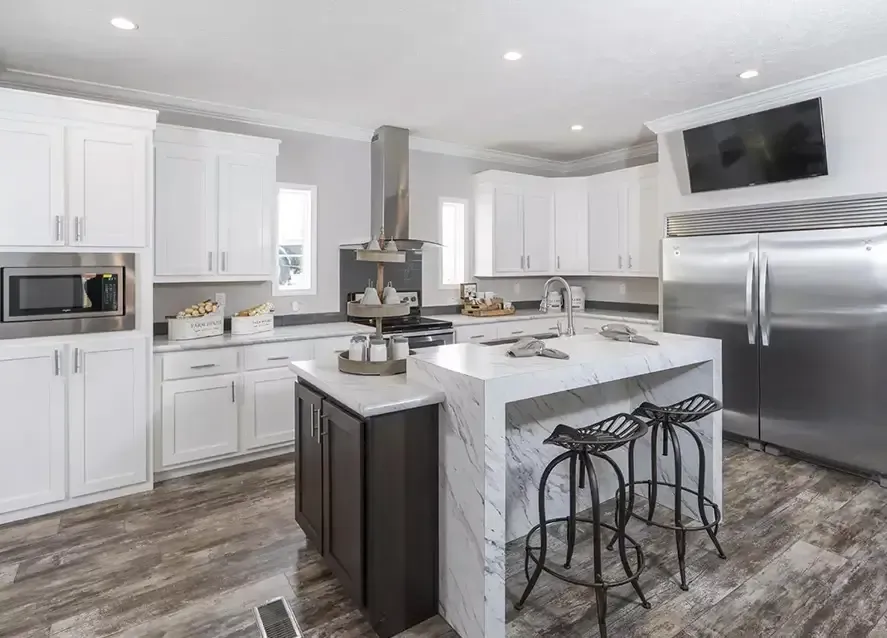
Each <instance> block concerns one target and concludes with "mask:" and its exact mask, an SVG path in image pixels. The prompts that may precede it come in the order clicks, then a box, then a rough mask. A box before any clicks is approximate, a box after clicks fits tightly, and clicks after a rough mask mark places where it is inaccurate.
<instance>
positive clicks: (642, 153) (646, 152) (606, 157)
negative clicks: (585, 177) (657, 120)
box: [562, 140, 659, 174]
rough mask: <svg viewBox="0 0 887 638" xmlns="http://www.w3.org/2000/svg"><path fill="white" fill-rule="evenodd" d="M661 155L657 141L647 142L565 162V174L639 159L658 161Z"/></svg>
mask: <svg viewBox="0 0 887 638" xmlns="http://www.w3.org/2000/svg"><path fill="white" fill-rule="evenodd" d="M658 154H659V144H658V142H657V141H656V140H653V141H651V142H645V143H643V144H638V145H636V146H629V147H627V148H617V149H615V150H612V151H606V152H605V153H598V154H597V155H591V156H589V157H583V158H581V159H577V160H573V161H571V162H564V167H563V169H562V170H563V172H565V173H568V174H574V173H578V172H584V171H590V170H595V169H599V168H605V167H607V166H611V165H613V164H624V163H626V162H630V161H633V160H638V159H652V160H653V161H656V157H657V156H658Z"/></svg>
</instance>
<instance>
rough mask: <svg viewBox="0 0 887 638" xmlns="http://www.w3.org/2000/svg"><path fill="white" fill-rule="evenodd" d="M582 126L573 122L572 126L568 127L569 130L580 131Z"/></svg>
mask: <svg viewBox="0 0 887 638" xmlns="http://www.w3.org/2000/svg"><path fill="white" fill-rule="evenodd" d="M583 128H585V127H584V126H582V125H581V124H574V125H573V126H571V127H570V130H571V131H581V130H582V129H583Z"/></svg>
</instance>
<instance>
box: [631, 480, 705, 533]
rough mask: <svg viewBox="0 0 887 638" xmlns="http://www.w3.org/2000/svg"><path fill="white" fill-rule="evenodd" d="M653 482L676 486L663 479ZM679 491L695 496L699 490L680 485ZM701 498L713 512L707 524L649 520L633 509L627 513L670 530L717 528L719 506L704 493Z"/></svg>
mask: <svg viewBox="0 0 887 638" xmlns="http://www.w3.org/2000/svg"><path fill="white" fill-rule="evenodd" d="M653 482H654V481H652V480H649V479H647V480H646V481H635V482H634V484H635V485H651V484H652V483H653ZM655 483H656V485H658V486H663V487H670V488H672V489H674V488H675V487H676V486H675V484H674V483H666V482H665V481H655ZM681 491H682V492H686V493H687V494H692V495H693V496H695V497H697V498H698V497H699V492H697V491H696V490H694V489H693V488H690V487H684V486H681ZM702 500H703V501H705V504H706V505H707V506H709V507H710V508H711V509H712V511H713V512H714V517H713V520H712V521H711V522H709V523H708V525H702V524H699V525H692V526H690V525H675V524H673V523H661V522H659V521H654V520H650V519H648V518H646V517H645V516H641V515H640V514H637V513H635V512H634V511H631V512H629V514H630V515H631V516H633V517H634V518H637V519H639V520H642V521H644V522H645V523H647V524H649V525H654V526H656V527H659V528H661V529H670V530H672V531H680V532H704V531H707V530H710V529H715V530H717V528H718V526H720V524H721V508H719V507H718V506H717V504H716V503H715V502H714V501H713V500H711V499H710V498H708V497H707V496H705V495H703V496H702Z"/></svg>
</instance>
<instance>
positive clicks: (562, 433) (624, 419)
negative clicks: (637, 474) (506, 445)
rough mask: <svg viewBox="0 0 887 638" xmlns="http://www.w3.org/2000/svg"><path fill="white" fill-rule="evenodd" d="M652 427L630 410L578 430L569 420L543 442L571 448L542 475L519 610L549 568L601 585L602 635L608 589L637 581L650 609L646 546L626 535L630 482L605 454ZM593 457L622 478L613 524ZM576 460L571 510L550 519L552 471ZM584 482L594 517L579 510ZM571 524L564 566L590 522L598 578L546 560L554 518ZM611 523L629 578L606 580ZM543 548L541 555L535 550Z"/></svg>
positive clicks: (597, 590) (588, 584)
mask: <svg viewBox="0 0 887 638" xmlns="http://www.w3.org/2000/svg"><path fill="white" fill-rule="evenodd" d="M647 429H648V426H647V424H646V423H644V422H643V421H642V420H640V419H638V418H637V417H634V416H632V415H630V414H617V415H615V416H612V417H610V418H608V419H604V420H603V421H600V422H599V423H595V424H594V425H590V426H588V427H584V428H580V429H574V428H571V427H569V426H566V425H558V426H557V427H556V428H555V429H554V431H553V432H552V433H551V435H550V436H549V437H548V438H546V439H545V441H543V443H544V444H545V445H558V446H560V447H563V448H566V449H567V450H568V451H567V452H564V453H563V454H561V455H559V456H558V457H556V458H555V459H554V460H553V461H552V462H551V463H549V464H548V466H547V467H546V468H545V471H544V472H543V473H542V480H541V481H540V483H539V525H536V527H534V528H533V529H531V530H530V532H529V533H528V534H527V539H526V549H525V555H524V574H526V576H527V587H526V589H524V593H523V595H522V596H521V598H520V601H519V602H518V603H517V604H516V605H515V606H514V607H515V609H518V610H519V609H521V608H522V607H523V606H524V603H525V602H526V601H527V597H528V596H529V595H530V592H531V591H532V590H533V587H535V585H536V581H537V580H539V576H540V574H541V573H542V571H543V570H544V571H545V572H547V573H549V574H551V575H552V576H554V577H555V578H558V579H559V580H562V581H565V582H568V583H572V584H574V585H582V586H584V587H593V588H594V590H595V598H596V601H597V617H598V627H599V628H600V632H601V636H602V637H604V638H606V636H607V621H606V618H607V589H609V588H611V587H617V586H620V585H625V584H627V583H631V585H632V587H634V590H635V591H636V592H637V595H638V598H640V599H641V604H642V605H643V606H644V608H646V609H649V608H650V603H648V602H647V599H646V598H645V597H644V593H643V592H642V591H641V587H640V585H639V584H638V577H639V576H640V575H641V574H642V573H643V571H644V553H643V551H641V547H640V545H639V544H638V543H637V541H635V540H634V539H632V538H630V537H629V536H627V535H626V534H625V526H626V525H627V524H628V518H629V516H628V515H629V510H628V509H627V507H626V503H627V499H626V486H625V477H624V476H623V475H622V472H621V471H620V469H619V466H618V465H616V463H615V462H614V461H613V459H611V458H610V457H609V456H607V455H606V454H605V452H609V451H611V450H615V449H616V448H618V447H621V446H623V445H625V444H626V443H632V442H634V441H635V440H636V439H638V438H640V437H642V436H644V435H645V434H646V433H647ZM592 457H596V458H599V459H603V460H604V461H605V462H607V463H608V464H609V465H610V467H612V468H613V471H614V472H615V473H616V478H617V479H618V481H619V491H618V492H617V494H616V524H615V525H608V524H607V523H604V522H602V521H601V511H600V495H599V493H598V482H597V474H596V472H595V470H594V466H593V465H592ZM567 460H569V461H570V515H569V516H566V517H561V518H553V519H546V518H545V487H546V485H547V483H548V477H549V476H550V475H551V473H552V471H553V470H554V469H555V468H556V467H557V466H558V465H560V464H561V463H563V462H565V461H567ZM577 478H578V483H579V489H584V487H585V480H586V478H587V480H588V488H589V491H590V493H591V512H592V514H591V518H590V519H588V518H582V517H579V516H577V515H576V496H577V490H576V483H577ZM560 522H566V523H567V558H566V562H565V563H564V569H570V564H571V562H572V560H573V550H574V549H575V547H576V523H577V522H578V523H587V524H591V525H592V526H593V532H592V536H593V543H594V581H585V580H580V579H577V578H571V577H569V576H567V575H565V574H561V573H558V572H556V571H554V570H553V569H551V568H550V567H549V566H548V565H546V562H545V559H546V555H547V553H548V526H549V525H552V524H554V523H560ZM602 528H606V529H609V530H611V531H612V532H614V533H615V534H614V537H613V542H614V543H616V542H617V541H618V543H619V558H620V559H621V562H622V568H623V569H624V570H625V574H626V578H624V579H622V580H618V581H606V580H604V577H603V565H602V563H603V560H602V552H601V529H602ZM537 532H538V534H539V546H538V547H537V546H533V544H532V542H531V541H532V539H533V536H534V535H535V534H536V533H537ZM626 542H627V543H630V544H631V547H632V549H634V550H635V553H636V568H635V570H634V571H632V566H631V563H630V562H629V560H628V552H627V548H626ZM537 551H538V552H539V555H538V556H536V555H535V553H534V552H537ZM531 560H532V561H533V562H534V563H535V564H536V567H535V569H534V570H533V574H532V576H531V575H530V561H531Z"/></svg>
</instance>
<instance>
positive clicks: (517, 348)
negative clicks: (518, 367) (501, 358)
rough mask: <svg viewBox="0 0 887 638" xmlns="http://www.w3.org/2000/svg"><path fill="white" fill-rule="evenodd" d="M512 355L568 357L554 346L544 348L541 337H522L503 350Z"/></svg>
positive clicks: (552, 357)
mask: <svg viewBox="0 0 887 638" xmlns="http://www.w3.org/2000/svg"><path fill="white" fill-rule="evenodd" d="M505 352H506V353H507V354H508V355H510V356H512V357H518V358H521V357H536V356H539V357H549V358H551V359H569V358H570V355H568V354H567V353H566V352H561V351H560V350H555V349H554V348H546V347H545V344H544V343H543V342H542V340H541V339H534V338H532V337H524V338H523V339H521V340H519V341H518V342H517V343H515V344H514V345H512V346H511V347H510V348H509V349H508V350H506V351H505Z"/></svg>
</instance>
